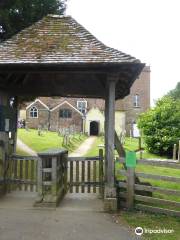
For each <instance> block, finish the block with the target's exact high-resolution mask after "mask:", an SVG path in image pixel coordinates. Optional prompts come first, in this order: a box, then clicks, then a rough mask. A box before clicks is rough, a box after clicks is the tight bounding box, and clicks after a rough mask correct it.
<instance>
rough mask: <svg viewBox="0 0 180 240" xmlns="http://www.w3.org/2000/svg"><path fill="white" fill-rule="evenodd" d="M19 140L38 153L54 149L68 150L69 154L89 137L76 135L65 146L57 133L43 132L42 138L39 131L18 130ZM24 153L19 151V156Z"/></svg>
mask: <svg viewBox="0 0 180 240" xmlns="http://www.w3.org/2000/svg"><path fill="white" fill-rule="evenodd" d="M18 138H19V139H21V140H22V141H23V142H24V143H25V144H26V145H28V146H29V147H30V148H31V149H33V150H34V151H36V152H41V151H45V150H47V149H52V148H66V149H67V150H69V152H72V151H74V150H75V149H76V148H77V147H78V146H79V145H80V144H81V143H82V142H83V141H84V140H85V139H86V138H87V137H86V136H85V135H80V134H76V135H75V136H74V137H73V138H71V140H70V143H69V144H68V145H66V146H63V137H61V136H58V134H57V133H56V132H43V134H42V136H38V133H37V130H34V129H30V130H29V131H26V130H25V129H18ZM22 152H23V151H22V150H20V149H17V153H18V154H21V153H22ZM23 155H24V154H23ZM26 155H27V154H26Z"/></svg>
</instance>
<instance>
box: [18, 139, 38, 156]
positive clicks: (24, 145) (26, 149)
mask: <svg viewBox="0 0 180 240" xmlns="http://www.w3.org/2000/svg"><path fill="white" fill-rule="evenodd" d="M17 147H18V148H20V149H22V151H24V152H26V153H27V154H29V155H32V156H37V153H36V152H35V151H34V150H32V149H31V148H30V147H28V146H27V145H26V144H25V143H23V142H22V141H21V140H20V139H19V138H18V139H17Z"/></svg>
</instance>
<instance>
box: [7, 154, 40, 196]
mask: <svg viewBox="0 0 180 240" xmlns="http://www.w3.org/2000/svg"><path fill="white" fill-rule="evenodd" d="M37 160H38V157H36V156H18V155H13V156H11V157H10V159H9V160H8V161H7V162H8V166H7V173H8V174H7V176H6V179H5V181H6V185H7V190H8V192H10V191H12V190H20V191H31V192H35V191H37V183H36V182H37Z"/></svg>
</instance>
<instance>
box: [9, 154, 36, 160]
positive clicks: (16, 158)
mask: <svg viewBox="0 0 180 240" xmlns="http://www.w3.org/2000/svg"><path fill="white" fill-rule="evenodd" d="M10 159H14V160H19V161H21V160H22V161H26V160H27V161H29V160H34V161H38V160H39V157H37V156H20V155H12V156H10Z"/></svg>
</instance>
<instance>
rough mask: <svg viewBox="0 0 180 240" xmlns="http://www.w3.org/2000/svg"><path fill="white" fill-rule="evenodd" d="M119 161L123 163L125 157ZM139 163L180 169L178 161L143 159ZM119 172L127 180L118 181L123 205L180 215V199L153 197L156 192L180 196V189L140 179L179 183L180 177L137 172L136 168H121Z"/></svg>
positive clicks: (129, 207) (128, 207)
mask: <svg viewBox="0 0 180 240" xmlns="http://www.w3.org/2000/svg"><path fill="white" fill-rule="evenodd" d="M119 161H120V162H121V163H124V162H125V160H124V158H120V159H119ZM138 164H142V165H151V166H157V167H166V168H173V169H179V170H180V163H179V162H178V161H169V160H155V159H154V160H146V159H142V160H138ZM119 174H120V175H121V176H123V177H124V178H125V181H118V189H119V199H120V205H121V206H122V207H126V208H127V209H133V208H135V209H138V210H144V211H149V212H153V213H164V214H168V215H173V216H180V201H172V200H168V199H160V198H157V197H153V194H154V193H162V194H165V196H166V197H167V195H171V196H176V197H180V190H175V189H167V188H162V187H157V186H152V185H151V184H148V183H147V182H146V183H143V181H141V182H140V181H138V179H140V180H141V179H153V180H160V181H167V182H172V183H178V184H179V183H180V177H173V176H160V175H157V174H149V173H143V172H137V171H136V170H135V168H127V169H126V170H119Z"/></svg>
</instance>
